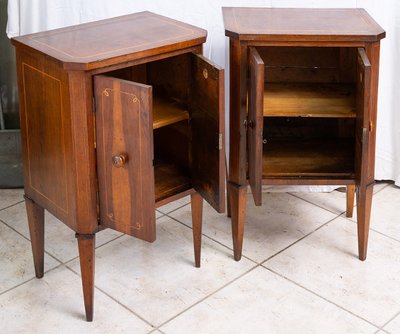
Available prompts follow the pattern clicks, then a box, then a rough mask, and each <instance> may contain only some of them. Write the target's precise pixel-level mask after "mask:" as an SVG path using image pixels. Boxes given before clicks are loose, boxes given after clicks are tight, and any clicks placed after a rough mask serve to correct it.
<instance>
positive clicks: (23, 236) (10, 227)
mask: <svg viewBox="0 0 400 334" xmlns="http://www.w3.org/2000/svg"><path fill="white" fill-rule="evenodd" d="M0 222H2V223H3V224H4V225H6V226H7V227H8V228H9V229H11V230H12V231H14V232H15V233H17V234H18V235H19V236H20V237H22V238H23V239H25V240H26V241H28V242H29V244H30V245H31V247H32V242H31V239H29V238H28V237H26V236H25V235H23V234H22V233H20V232H19V231H17V230H16V229H14V228H13V227H12V226H10V225H9V224H7V223H6V222H5V221H4V220H2V219H0ZM44 253H45V254H47V255H48V256H50V257H51V258H53V259H54V260H56V261H57V262H58V263H60V264H64V262H63V261H61V260H59V259H57V258H56V257H55V256H54V255H53V254H51V253H49V252H48V251H47V250H46V248H45V250H44ZM32 256H33V255H32Z"/></svg>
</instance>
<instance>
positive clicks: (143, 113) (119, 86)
mask: <svg viewBox="0 0 400 334" xmlns="http://www.w3.org/2000/svg"><path fill="white" fill-rule="evenodd" d="M94 90H95V98H96V114H95V115H96V137H97V161H98V165H97V170H98V178H99V180H98V182H99V200H100V221H101V224H102V225H103V226H105V227H109V228H112V229H114V230H117V231H120V232H123V233H126V234H129V235H132V236H135V237H137V238H139V239H142V240H146V241H150V242H152V241H154V240H155V237H156V230H155V195H154V168H153V122H152V113H151V108H152V88H151V86H146V85H142V84H139V83H134V82H130V81H125V80H121V79H115V78H111V77H105V76H96V77H95V78H94Z"/></svg>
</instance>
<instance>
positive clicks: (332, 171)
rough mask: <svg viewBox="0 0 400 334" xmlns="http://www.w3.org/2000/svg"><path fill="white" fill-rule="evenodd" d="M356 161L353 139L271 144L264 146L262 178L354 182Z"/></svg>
mask: <svg viewBox="0 0 400 334" xmlns="http://www.w3.org/2000/svg"><path fill="white" fill-rule="evenodd" d="M353 157H354V147H353V141H352V140H349V139H341V140H339V139H328V140H316V139H309V140H306V139H302V140H299V139H289V140H271V141H269V142H267V144H266V145H264V151H263V162H262V173H263V174H262V176H263V178H279V177H315V178H327V177H330V178H354V161H353Z"/></svg>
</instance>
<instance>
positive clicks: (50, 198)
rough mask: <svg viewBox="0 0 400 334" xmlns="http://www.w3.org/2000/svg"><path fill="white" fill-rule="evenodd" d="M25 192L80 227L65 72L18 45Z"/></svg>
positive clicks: (69, 223) (55, 64) (62, 218)
mask: <svg viewBox="0 0 400 334" xmlns="http://www.w3.org/2000/svg"><path fill="white" fill-rule="evenodd" d="M17 68H18V78H19V80H18V81H19V99H20V117H21V134H22V146H23V161H24V183H25V193H26V195H27V196H29V197H30V198H32V199H33V200H34V201H35V202H36V203H37V204H38V205H40V206H42V207H44V208H46V209H47V210H48V211H50V212H51V213H52V214H53V215H55V216H56V217H57V218H59V219H60V220H62V221H63V222H64V223H65V224H67V225H69V226H70V227H71V228H72V229H75V227H76V223H75V219H74V216H73V215H72V213H73V212H74V209H75V207H74V200H73V199H74V193H73V182H72V178H73V169H72V168H71V167H70V164H71V161H72V149H71V129H70V126H71V125H70V124H71V123H70V115H69V102H68V83H67V78H66V75H65V72H63V71H62V69H61V68H60V67H59V65H58V64H57V63H55V62H52V61H50V60H48V59H47V58H45V57H44V56H42V55H40V54H30V53H27V52H24V51H20V50H17Z"/></svg>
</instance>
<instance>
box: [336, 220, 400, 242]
mask: <svg viewBox="0 0 400 334" xmlns="http://www.w3.org/2000/svg"><path fill="white" fill-rule="evenodd" d="M342 218H345V219H346V220H348V221H349V222H350V223H353V224H355V225H357V222H356V221H354V220H352V219H351V218H348V217H345V216H342ZM369 230H370V231H373V232H375V233H378V234H380V235H382V236H384V237H386V238H389V239H390V240H393V241H396V242H400V239H396V238H395V237H392V236H390V235H387V234H386V233H384V232H381V231H378V230H375V229H374V228H373V227H370V228H369Z"/></svg>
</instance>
